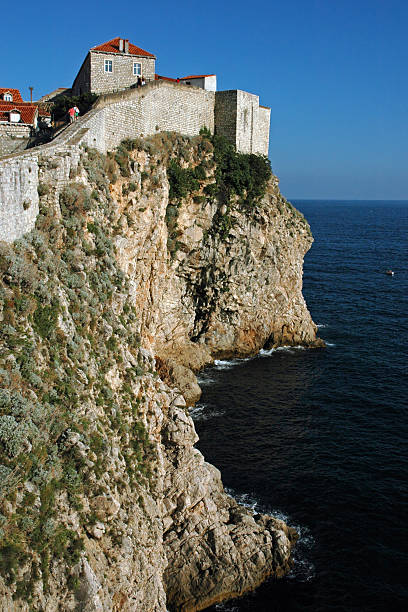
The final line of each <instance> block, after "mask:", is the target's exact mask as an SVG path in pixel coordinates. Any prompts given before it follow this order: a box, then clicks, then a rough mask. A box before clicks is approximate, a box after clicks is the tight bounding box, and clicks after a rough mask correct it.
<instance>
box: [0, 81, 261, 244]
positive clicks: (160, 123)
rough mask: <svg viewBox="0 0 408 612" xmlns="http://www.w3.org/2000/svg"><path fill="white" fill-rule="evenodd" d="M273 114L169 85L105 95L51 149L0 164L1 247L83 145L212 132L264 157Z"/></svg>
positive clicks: (20, 229) (236, 99)
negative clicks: (45, 180)
mask: <svg viewBox="0 0 408 612" xmlns="http://www.w3.org/2000/svg"><path fill="white" fill-rule="evenodd" d="M269 113H270V110H269V109H266V108H264V107H260V106H259V98H258V96H255V95H253V94H249V93H247V92H243V91H236V90H235V91H227V92H213V91H206V90H204V89H200V88H197V87H191V86H189V85H182V84H175V83H171V82H166V81H152V82H150V83H148V84H147V85H146V86H145V87H142V88H139V89H127V90H124V91H121V92H118V93H115V94H105V95H102V96H100V98H98V100H97V102H96V103H95V105H94V107H93V108H92V110H91V111H89V112H88V113H87V114H86V115H84V116H83V117H80V118H79V120H78V121H76V122H75V123H73V124H71V125H69V126H68V127H67V128H65V129H64V131H63V132H62V133H61V134H59V135H58V136H57V137H56V138H55V139H54V140H53V141H52V142H51V143H49V144H46V145H41V146H39V147H35V148H32V149H28V150H26V151H24V152H21V153H15V154H14V155H9V156H7V157H4V158H2V159H0V240H4V241H6V242H13V241H14V240H16V239H17V238H20V237H22V236H23V235H24V234H25V233H26V232H28V231H30V230H31V229H33V227H34V225H35V221H36V218H37V215H38V191H37V190H38V186H39V184H40V182H41V174H42V167H43V166H44V165H48V167H49V165H50V164H53V165H54V166H55V170H53V176H55V181H56V183H57V187H58V188H57V189H56V195H55V197H56V198H57V197H58V195H59V192H60V190H61V189H62V188H63V186H64V185H65V184H67V183H68V182H69V180H70V173H71V170H72V169H74V168H75V167H76V166H77V164H78V161H79V158H80V154H81V145H82V146H84V145H86V146H88V147H93V148H96V149H98V150H99V151H101V152H102V153H106V152H107V151H111V150H113V149H114V148H115V147H116V146H117V145H119V144H120V142H122V140H124V139H125V138H136V137H138V136H149V135H151V134H155V133H157V132H159V131H175V132H179V133H181V134H185V135H187V136H195V135H197V134H199V132H200V129H201V128H202V127H207V128H208V129H209V130H210V131H211V132H214V130H215V131H216V133H220V134H224V135H225V136H226V137H227V138H228V139H229V140H230V142H232V143H233V144H235V145H236V147H237V150H238V151H241V152H243V153H261V154H263V155H267V153H268V145H269Z"/></svg>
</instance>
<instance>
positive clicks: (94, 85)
mask: <svg viewBox="0 0 408 612" xmlns="http://www.w3.org/2000/svg"><path fill="white" fill-rule="evenodd" d="M90 57H91V91H92V92H94V93H97V94H99V93H104V92H107V91H118V90H120V89H123V88H125V87H131V86H132V85H135V84H136V82H137V76H136V75H134V74H133V63H134V62H138V63H139V64H141V65H142V75H143V76H144V77H145V79H146V81H154V73H155V63H156V61H155V59H154V58H151V57H138V56H136V55H130V54H121V53H97V52H92V51H91V53H90ZM105 59H109V60H111V61H112V69H113V70H112V72H111V73H110V72H105Z"/></svg>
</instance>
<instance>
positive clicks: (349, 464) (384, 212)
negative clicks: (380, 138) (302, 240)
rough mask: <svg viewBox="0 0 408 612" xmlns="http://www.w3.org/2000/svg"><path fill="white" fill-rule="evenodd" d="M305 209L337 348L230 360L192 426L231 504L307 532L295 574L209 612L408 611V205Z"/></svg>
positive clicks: (323, 308)
mask: <svg viewBox="0 0 408 612" xmlns="http://www.w3.org/2000/svg"><path fill="white" fill-rule="evenodd" d="M294 205H295V206H296V207H297V208H298V209H299V210H300V211H301V212H303V213H304V215H305V217H306V218H307V219H308V221H309V222H310V225H311V228H312V232H313V235H314V238H315V242H314V244H313V246H312V248H311V250H310V251H309V253H308V254H307V255H306V257H305V262H304V296H305V298H306V302H307V304H308V307H309V310H310V311H311V314H312V317H313V319H314V321H315V322H316V323H317V324H318V325H319V335H320V336H321V337H322V338H323V339H324V340H325V341H326V343H327V348H326V349H323V350H304V349H300V348H297V349H296V348H292V349H288V348H286V349H278V350H274V351H268V352H261V354H260V355H259V356H257V357H255V358H253V359H249V360H235V361H231V362H224V361H221V362H217V365H216V366H215V367H212V368H210V369H208V370H206V371H204V372H203V373H202V375H201V378H200V381H201V384H202V387H203V396H202V400H201V403H200V404H199V405H198V406H196V407H195V408H194V409H193V411H192V414H193V418H194V420H195V424H196V428H197V431H198V434H199V436H200V441H199V443H198V447H199V448H200V450H201V451H202V452H203V453H204V455H205V457H206V459H207V460H208V461H210V462H211V463H213V464H214V465H216V466H217V467H218V468H219V469H220V470H221V473H222V477H223V482H224V485H225V487H226V488H227V489H228V490H229V492H230V494H231V495H233V496H234V497H236V498H237V499H238V500H239V501H241V502H243V503H246V504H247V505H248V506H251V507H252V508H254V510H256V511H261V512H262V511H263V512H268V513H272V514H277V515H278V516H279V517H281V518H284V519H285V520H286V521H287V522H288V523H289V524H290V525H292V526H294V527H295V528H296V529H297V530H298V532H299V534H300V540H299V543H298V545H297V548H296V551H295V565H294V569H293V571H292V573H291V574H290V575H289V576H288V577H287V578H285V579H283V580H281V581H269V582H267V583H266V584H264V585H263V586H261V587H260V588H259V589H258V590H257V591H255V593H253V594H250V595H248V596H246V597H244V598H242V599H238V600H234V601H232V602H229V603H227V604H223V605H218V606H215V607H213V608H209V610H217V611H219V610H225V611H230V612H232V611H249V610H251V611H254V610H256V611H260V612H266V611H268V612H270V611H285V612H286V611H291V612H292V611H293V612H294V611H300V610H301V611H307V612H308V611H313V612H319V611H322V612H330V611H333V612H334V611H336V612H340V611H341V612H343V611H347V612H352V611H361V610H362V611H367V612H383V611H384V612H385V611H387V612H388V611H391V612H397V611H398V612H399V611H400V610H408V590H407V581H408V580H407V579H408V567H407V547H406V544H407V528H406V525H407V519H408V503H407V502H408V485H407V483H408V455H407V450H408V445H407V439H408V435H407V434H408V431H407V430H408V426H407V408H408V385H407V383H408V377H407V364H408V354H407V352H408V351H407V346H408V202H386V201H384V202H380V201H372V202H362V201H358V202H351V201H347V202H344V201H343V202H341V201H314V202H312V201H300V200H299V201H296V202H294ZM387 269H392V270H394V272H395V274H394V276H393V277H391V276H387V275H386V274H385V270H387Z"/></svg>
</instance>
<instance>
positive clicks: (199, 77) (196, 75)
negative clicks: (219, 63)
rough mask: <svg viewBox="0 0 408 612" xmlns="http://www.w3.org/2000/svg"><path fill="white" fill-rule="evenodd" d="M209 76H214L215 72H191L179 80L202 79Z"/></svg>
mask: <svg viewBox="0 0 408 612" xmlns="http://www.w3.org/2000/svg"><path fill="white" fill-rule="evenodd" d="M210 76H215V74H193V75H191V76H186V77H182V78H181V79H180V81H186V80H187V79H204V78H205V77H210Z"/></svg>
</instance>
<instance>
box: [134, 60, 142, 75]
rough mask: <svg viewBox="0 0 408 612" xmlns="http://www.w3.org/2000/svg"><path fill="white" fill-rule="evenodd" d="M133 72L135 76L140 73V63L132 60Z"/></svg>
mask: <svg viewBox="0 0 408 612" xmlns="http://www.w3.org/2000/svg"><path fill="white" fill-rule="evenodd" d="M133 74H134V75H135V76H141V75H142V64H139V63H138V62H133Z"/></svg>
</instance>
